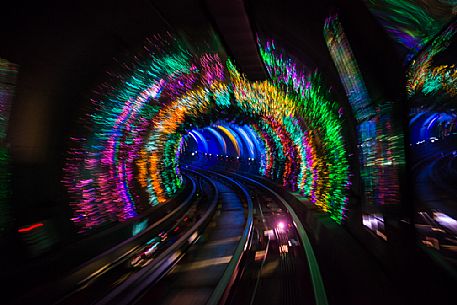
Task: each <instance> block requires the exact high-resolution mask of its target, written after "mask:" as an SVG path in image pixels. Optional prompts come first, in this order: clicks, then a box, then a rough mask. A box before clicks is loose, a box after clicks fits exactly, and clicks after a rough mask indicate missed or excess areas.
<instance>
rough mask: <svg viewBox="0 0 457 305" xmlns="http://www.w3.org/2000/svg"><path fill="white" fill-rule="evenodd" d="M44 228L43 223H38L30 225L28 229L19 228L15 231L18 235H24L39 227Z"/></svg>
mask: <svg viewBox="0 0 457 305" xmlns="http://www.w3.org/2000/svg"><path fill="white" fill-rule="evenodd" d="M42 226H44V224H43V223H41V222H39V223H35V224H33V225H30V226H28V227H23V228H20V229H19V230H17V231H18V232H19V233H26V232H30V231H32V230H35V229H36V228H39V227H42Z"/></svg>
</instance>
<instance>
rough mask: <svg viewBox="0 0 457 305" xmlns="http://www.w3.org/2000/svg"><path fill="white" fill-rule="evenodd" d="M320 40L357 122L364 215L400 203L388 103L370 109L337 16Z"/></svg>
mask: <svg viewBox="0 0 457 305" xmlns="http://www.w3.org/2000/svg"><path fill="white" fill-rule="evenodd" d="M324 37H325V40H326V43H327V47H328V49H329V51H330V54H331V56H332V59H333V61H334V63H335V66H336V67H337V69H338V73H339V75H340V79H341V82H342V84H343V86H344V88H345V91H346V94H347V96H348V100H349V103H350V105H351V108H352V112H353V113H354V116H355V118H356V119H357V122H358V127H357V136H358V147H359V159H360V164H361V167H360V172H361V177H362V181H363V189H364V192H363V193H364V196H365V199H366V205H365V206H364V209H365V212H368V213H376V211H377V206H380V205H384V204H398V203H399V202H400V189H399V170H400V169H399V166H400V165H401V164H403V163H404V157H403V156H404V152H403V143H402V139H403V137H402V134H399V133H398V132H395V131H394V130H393V127H392V119H391V112H392V107H391V104H390V103H389V102H382V103H379V105H373V103H372V102H371V100H370V98H369V96H368V92H367V88H366V86H365V84H364V81H363V79H362V76H361V73H360V70H359V68H358V66H357V62H356V60H355V57H354V55H353V53H352V51H351V48H350V46H349V42H348V40H347V38H346V35H345V34H344V31H343V27H342V25H341V23H340V21H339V19H338V17H337V16H331V17H329V18H327V19H326V22H325V26H324Z"/></svg>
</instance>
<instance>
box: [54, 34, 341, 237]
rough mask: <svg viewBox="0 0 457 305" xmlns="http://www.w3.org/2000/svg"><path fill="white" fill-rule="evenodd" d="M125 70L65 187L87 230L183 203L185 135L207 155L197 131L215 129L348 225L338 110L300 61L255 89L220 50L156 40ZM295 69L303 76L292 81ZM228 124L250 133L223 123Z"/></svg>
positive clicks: (92, 119)
mask: <svg viewBox="0 0 457 305" xmlns="http://www.w3.org/2000/svg"><path fill="white" fill-rule="evenodd" d="M262 52H263V54H264V55H266V54H269V56H270V57H271V58H274V57H275V56H276V55H277V54H275V53H274V52H271V49H268V48H267V49H265V50H263V51H262ZM283 64H285V65H286V67H285V69H286V70H283V69H284V67H282V66H281V65H283ZM123 66H124V67H125V71H124V72H122V73H121V74H120V75H118V74H112V78H113V79H112V80H111V83H107V84H106V85H104V86H103V87H102V88H101V89H100V90H99V98H97V99H94V100H93V109H94V111H93V113H91V114H90V115H88V116H87V118H88V119H86V120H85V124H86V125H87V126H88V130H87V133H88V134H89V136H84V137H79V138H73V139H72V141H73V144H74V145H73V148H71V149H70V151H69V157H68V160H67V165H66V168H65V177H64V179H63V182H64V184H65V185H66V186H67V188H68V191H69V193H70V195H71V197H72V199H73V202H72V207H73V209H74V217H73V221H74V222H75V223H76V224H77V225H79V227H80V228H81V231H86V230H88V229H92V228H95V227H97V226H99V225H100V224H102V223H106V222H110V221H124V220H126V219H129V218H131V217H134V216H135V215H137V214H138V213H140V212H141V211H143V210H145V209H146V208H148V207H149V206H151V205H156V204H160V203H163V202H165V201H166V199H167V198H170V197H171V196H173V194H175V193H176V192H177V190H178V189H179V188H180V186H181V183H182V179H181V175H180V171H179V156H180V150H181V149H182V147H183V146H184V145H185V144H183V143H184V142H185V141H184V140H183V136H184V135H185V134H189V135H190V136H191V137H193V138H194V139H195V141H196V142H197V143H198V142H199V141H200V142H201V143H202V145H203V147H204V146H205V145H204V144H203V143H204V142H205V140H204V139H203V140H202V138H203V137H202V136H201V135H200V136H199V131H198V130H197V129H198V128H202V127H205V126H210V125H211V124H215V125H214V126H213V127H211V126H210V127H208V128H207V129H208V130H209V131H210V132H211V130H213V131H214V133H215V134H218V135H219V136H221V134H224V135H225V136H227V137H228V139H229V140H230V141H231V142H232V143H233V146H234V147H235V151H236V152H237V154H241V152H242V151H244V150H245V147H244V145H243V143H245V145H246V148H247V149H248V150H251V153H252V150H253V147H252V146H253V145H254V144H253V143H257V144H258V145H259V147H260V148H261V151H262V152H261V153H260V154H259V155H260V158H261V160H260V164H261V173H262V174H264V175H265V176H267V177H271V178H277V179H279V180H281V181H282V183H283V184H284V185H285V186H288V187H290V188H292V189H294V190H300V191H301V192H303V193H304V194H306V195H309V196H310V198H311V201H312V202H313V203H315V204H316V205H318V206H320V207H321V208H322V209H323V210H325V211H327V212H329V213H330V215H331V217H332V218H333V219H335V220H336V221H338V222H339V221H341V219H342V217H343V213H344V205H345V203H346V189H347V187H348V185H349V180H348V176H349V173H348V165H347V156H346V150H345V146H344V141H343V136H342V134H341V122H340V120H339V116H338V111H337V109H338V108H337V106H336V103H335V102H331V101H329V100H328V98H327V97H326V94H325V90H324V89H323V87H322V85H321V84H320V83H319V80H318V78H317V77H316V76H315V75H314V76H310V77H309V78H308V77H305V76H304V74H303V73H300V72H298V71H299V69H298V68H296V66H295V65H294V63H293V62H292V61H288V62H287V63H282V62H280V61H275V62H273V63H271V64H270V65H269V69H270V71H275V74H272V81H262V82H250V81H248V80H247V79H246V78H245V77H244V76H243V75H241V74H240V73H239V72H238V70H237V69H236V67H235V66H234V65H233V63H232V62H231V61H230V60H227V61H226V62H225V63H224V62H223V61H222V60H221V57H220V55H219V54H217V53H211V52H207V53H203V54H201V55H198V56H197V55H190V52H188V51H186V49H185V48H183V47H182V45H181V44H180V43H179V42H178V41H176V40H175V39H173V38H172V37H161V38H157V40H154V41H152V40H151V41H149V42H148V44H147V46H146V47H145V50H144V54H142V55H140V56H136V57H135V60H134V62H132V63H131V64H128V65H123ZM290 67H293V68H294V69H295V70H293V71H292V72H291V73H286V74H285V75H284V74H283V73H284V72H285V71H291V70H290V69H289V68H290ZM284 85H287V86H286V87H285V86H284ZM222 118H226V119H228V121H231V120H235V119H237V120H238V121H244V122H246V124H247V125H245V126H244V127H242V128H241V127H240V128H241V129H238V128H235V127H233V126H231V125H230V124H229V125H217V122H218V120H220V119H222ZM253 122H255V123H253ZM235 125H236V124H235ZM248 134H249V135H251V138H252V139H251V140H246V139H247V138H249V137H248V136H247V135H248ZM252 135H255V137H252ZM242 138H244V139H245V140H244V142H243V141H242V140H241V139H242ZM222 142H224V139H222ZM221 145H222V146H225V143H222V144H221ZM222 146H221V147H222ZM206 147H208V146H206ZM259 147H257V148H258V149H259Z"/></svg>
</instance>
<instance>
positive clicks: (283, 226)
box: [276, 221, 286, 231]
mask: <svg viewBox="0 0 457 305" xmlns="http://www.w3.org/2000/svg"><path fill="white" fill-rule="evenodd" d="M276 227H277V228H278V230H280V231H282V230H284V228H285V227H286V225H285V224H284V222H282V221H281V222H279V223H278V224H277V225H276Z"/></svg>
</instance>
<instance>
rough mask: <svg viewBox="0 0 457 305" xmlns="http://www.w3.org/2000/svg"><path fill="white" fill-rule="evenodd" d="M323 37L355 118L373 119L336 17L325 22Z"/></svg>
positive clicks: (364, 91)
mask: <svg viewBox="0 0 457 305" xmlns="http://www.w3.org/2000/svg"><path fill="white" fill-rule="evenodd" d="M324 36H325V42H326V43H327V48H328V50H329V51H330V54H331V56H332V59H333V62H334V63H335V66H336V68H337V70H338V74H339V75H340V80H341V83H342V84H343V87H344V89H345V91H346V95H347V97H348V100H349V103H350V104H351V107H352V111H353V113H354V115H355V118H356V119H357V121H358V122H361V121H364V120H367V119H369V118H371V117H373V116H374V115H375V111H374V109H373V106H372V104H371V100H370V98H369V96H368V92H367V88H366V87H365V83H364V82H363V79H362V74H361V73H360V70H359V67H358V65H357V62H356V60H355V57H354V54H353V53H352V50H351V47H350V45H349V41H348V40H347V38H346V35H345V34H344V31H343V27H342V26H341V23H340V21H339V20H338V17H337V16H332V17H329V18H327V19H326V20H325V26H324Z"/></svg>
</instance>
